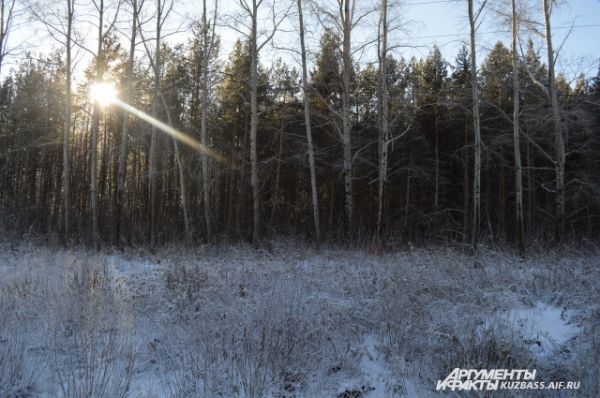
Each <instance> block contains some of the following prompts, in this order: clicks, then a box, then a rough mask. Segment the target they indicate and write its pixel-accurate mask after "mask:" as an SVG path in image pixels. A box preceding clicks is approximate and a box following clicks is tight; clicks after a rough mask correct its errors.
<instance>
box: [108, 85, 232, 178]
mask: <svg viewBox="0 0 600 398" xmlns="http://www.w3.org/2000/svg"><path fill="white" fill-rule="evenodd" d="M111 102H112V103H114V104H115V105H117V106H120V107H121V108H123V109H124V110H126V111H127V112H129V113H131V114H132V115H135V116H137V117H138V118H140V119H141V120H143V121H145V122H147V123H149V124H150V125H152V126H154V127H156V128H157V129H159V130H161V131H162V132H164V133H167V134H169V135H170V136H171V137H173V138H175V139H176V140H177V141H179V142H181V143H182V144H185V145H187V146H189V147H190V148H192V149H194V150H196V151H198V152H202V153H205V154H206V155H208V156H210V157H211V158H213V159H214V160H216V161H218V162H221V163H225V164H227V165H228V166H231V167H235V165H234V164H233V163H231V162H228V161H227V160H226V159H225V158H224V157H223V156H222V155H221V154H219V153H218V152H216V151H214V150H212V149H210V148H207V147H205V146H204V145H202V143H200V142H199V141H197V140H196V139H194V138H192V137H190V136H189V135H186V134H184V133H182V132H181V131H179V130H177V129H175V128H173V127H171V126H169V125H168V124H166V123H163V122H161V121H160V120H158V119H155V118H153V117H152V116H150V115H148V114H147V113H144V112H142V111H140V110H139V109H136V108H134V107H133V106H131V105H129V104H126V103H125V102H123V101H121V100H120V99H118V98H117V97H113V98H112V101H111Z"/></svg>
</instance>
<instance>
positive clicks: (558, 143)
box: [542, 0, 566, 241]
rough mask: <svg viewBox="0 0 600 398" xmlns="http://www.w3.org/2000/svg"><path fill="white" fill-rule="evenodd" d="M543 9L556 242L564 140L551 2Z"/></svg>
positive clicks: (561, 222) (561, 221)
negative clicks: (552, 146) (553, 177)
mask: <svg viewBox="0 0 600 398" xmlns="http://www.w3.org/2000/svg"><path fill="white" fill-rule="evenodd" d="M542 3H543V4H542V5H543V7H544V20H545V25H546V49H547V52H548V85H549V90H548V91H549V94H550V101H551V104H552V124H553V126H554V132H553V136H554V156H555V159H554V170H555V174H556V176H555V177H556V182H555V189H556V198H555V201H556V215H555V217H556V219H555V228H556V230H555V237H556V240H557V241H561V240H562V239H563V238H564V233H565V160H566V154H565V140H564V137H563V133H562V125H561V117H560V110H559V107H558V93H557V89H556V75H555V72H554V66H555V63H556V60H555V59H554V49H553V46H552V26H551V21H550V17H551V14H552V4H551V0H542Z"/></svg>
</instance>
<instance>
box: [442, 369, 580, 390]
mask: <svg viewBox="0 0 600 398" xmlns="http://www.w3.org/2000/svg"><path fill="white" fill-rule="evenodd" d="M536 376H537V370H536V369H533V370H531V369H461V368H455V369H454V370H453V371H452V372H450V374H449V375H448V376H447V377H446V378H445V379H444V380H438V381H437V384H436V387H435V390H436V391H445V390H450V391H496V390H578V389H579V387H580V385H581V383H580V382H579V381H576V382H575V381H567V382H565V381H552V382H544V381H537V380H536Z"/></svg>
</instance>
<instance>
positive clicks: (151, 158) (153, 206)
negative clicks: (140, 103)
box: [148, 0, 162, 245]
mask: <svg viewBox="0 0 600 398" xmlns="http://www.w3.org/2000/svg"><path fill="white" fill-rule="evenodd" d="M161 14H162V4H161V0H157V15H156V43H155V46H156V50H155V51H156V54H155V56H154V94H153V99H152V117H153V118H155V119H156V117H157V115H158V101H159V100H160V67H161V65H160V63H161V59H160V45H161V44H160V39H161V37H160V33H161V32H160V31H161V26H162V24H161V19H162V15H161ZM151 131H152V135H151V138H150V153H149V155H148V163H149V179H150V181H149V189H150V244H151V245H154V244H156V237H157V236H156V235H157V231H156V211H157V206H158V205H157V196H156V179H157V166H156V164H157V160H156V145H157V143H156V141H157V139H158V137H157V130H156V127H155V126H154V124H153V125H152V130H151Z"/></svg>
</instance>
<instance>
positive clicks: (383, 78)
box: [375, 0, 389, 241]
mask: <svg viewBox="0 0 600 398" xmlns="http://www.w3.org/2000/svg"><path fill="white" fill-rule="evenodd" d="M387 11H388V3H387V0H382V1H381V19H380V43H381V44H380V51H379V92H380V106H381V109H380V126H379V134H378V139H379V140H378V141H379V184H378V190H377V227H376V233H375V236H376V238H377V239H378V240H379V241H381V240H382V223H383V208H384V200H385V183H386V181H387V157H388V140H389V107H388V103H389V92H388V84H387V51H388V48H387V35H388V17H387Z"/></svg>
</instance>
